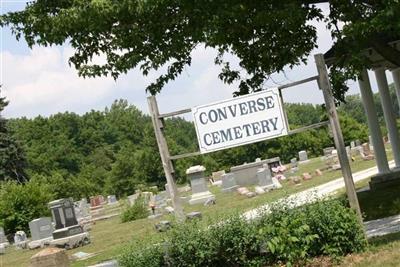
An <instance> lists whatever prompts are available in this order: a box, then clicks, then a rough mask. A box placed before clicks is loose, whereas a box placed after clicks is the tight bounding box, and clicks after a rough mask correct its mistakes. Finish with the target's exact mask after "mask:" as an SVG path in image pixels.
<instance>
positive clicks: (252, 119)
mask: <svg viewBox="0 0 400 267" xmlns="http://www.w3.org/2000/svg"><path fill="white" fill-rule="evenodd" d="M192 114H193V118H194V124H195V127H196V133H197V139H198V141H199V147H200V152H201V153H202V154H204V153H209V152H213V151H217V150H221V149H226V148H231V147H236V146H240V145H244V144H250V143H254V142H259V141H263V140H266V139H271V138H275V137H278V136H284V135H287V132H288V131H287V124H286V120H285V116H284V113H283V107H282V103H281V98H280V96H279V90H278V89H277V88H274V89H270V90H268V91H261V92H258V93H253V94H249V95H245V96H241V97H236V98H233V99H229V100H225V101H221V102H218V103H213V104H207V105H204V106H199V107H194V108H192Z"/></svg>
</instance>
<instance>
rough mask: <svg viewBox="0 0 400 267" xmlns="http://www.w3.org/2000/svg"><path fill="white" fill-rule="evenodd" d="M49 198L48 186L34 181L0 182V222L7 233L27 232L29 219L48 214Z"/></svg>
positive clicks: (50, 194)
mask: <svg viewBox="0 0 400 267" xmlns="http://www.w3.org/2000/svg"><path fill="white" fill-rule="evenodd" d="M51 200H53V195H52V193H51V191H50V190H49V188H48V187H47V186H45V185H41V184H39V183H36V182H34V181H29V182H27V183H25V184H18V183H16V182H11V181H10V182H3V183H0V224H1V225H2V226H3V227H4V229H5V231H6V233H7V234H8V235H11V234H13V233H15V232H16V231H19V230H23V231H25V232H26V233H27V234H29V226H28V224H29V222H30V221H31V220H33V219H36V218H40V217H43V216H49V215H50V210H49V208H48V206H47V204H48V203H49V202H50V201H51Z"/></svg>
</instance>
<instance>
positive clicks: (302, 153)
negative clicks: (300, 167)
mask: <svg viewBox="0 0 400 267" xmlns="http://www.w3.org/2000/svg"><path fill="white" fill-rule="evenodd" d="M306 160H308V156H307V151H305V150H302V151H300V152H299V161H306Z"/></svg>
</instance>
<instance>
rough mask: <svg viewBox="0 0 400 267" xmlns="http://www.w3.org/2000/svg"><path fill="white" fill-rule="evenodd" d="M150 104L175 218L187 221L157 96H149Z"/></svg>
mask: <svg viewBox="0 0 400 267" xmlns="http://www.w3.org/2000/svg"><path fill="white" fill-rule="evenodd" d="M147 102H148V104H149V111H150V114H151V120H152V122H153V126H154V131H155V134H156V139H157V145H158V149H159V151H160V156H161V161H162V165H163V168H164V173H165V177H166V179H167V184H168V189H169V193H170V196H171V200H172V206H173V208H174V213H175V217H176V219H177V220H178V221H184V220H185V214H184V213H183V209H182V205H181V202H180V198H179V195H178V189H177V187H176V183H175V177H174V176H175V175H174V174H175V171H174V165H173V164H172V161H171V156H170V154H169V150H168V144H167V140H166V139H165V136H164V122H163V119H162V117H160V113H159V110H158V106H157V100H156V98H155V96H149V97H148V98H147Z"/></svg>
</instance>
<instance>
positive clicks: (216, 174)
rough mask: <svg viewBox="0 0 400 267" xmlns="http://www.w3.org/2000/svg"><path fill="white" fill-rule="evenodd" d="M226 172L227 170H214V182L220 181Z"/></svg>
mask: <svg viewBox="0 0 400 267" xmlns="http://www.w3.org/2000/svg"><path fill="white" fill-rule="evenodd" d="M224 174H225V170H222V171H217V172H213V173H212V179H213V180H214V182H216V181H220V180H221V179H222V175H224Z"/></svg>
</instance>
